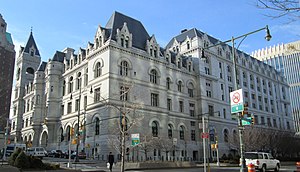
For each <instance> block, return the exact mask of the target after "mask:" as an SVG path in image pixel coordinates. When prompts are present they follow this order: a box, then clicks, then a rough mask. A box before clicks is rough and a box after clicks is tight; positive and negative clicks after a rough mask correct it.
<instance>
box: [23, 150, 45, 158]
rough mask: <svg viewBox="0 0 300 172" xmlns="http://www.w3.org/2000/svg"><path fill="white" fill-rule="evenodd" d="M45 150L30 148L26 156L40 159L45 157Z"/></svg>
mask: <svg viewBox="0 0 300 172" xmlns="http://www.w3.org/2000/svg"><path fill="white" fill-rule="evenodd" d="M45 152H46V151H45V149H44V148H43V147H30V148H27V150H26V154H27V155H29V156H35V157H38V158H41V159H42V158H43V157H44V156H45Z"/></svg>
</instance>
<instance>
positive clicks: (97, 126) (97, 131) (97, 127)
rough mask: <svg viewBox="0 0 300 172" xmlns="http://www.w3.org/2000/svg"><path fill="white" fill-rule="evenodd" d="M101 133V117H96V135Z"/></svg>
mask: <svg viewBox="0 0 300 172" xmlns="http://www.w3.org/2000/svg"><path fill="white" fill-rule="evenodd" d="M99 134H100V120H99V118H96V120H95V135H99Z"/></svg>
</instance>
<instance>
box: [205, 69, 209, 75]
mask: <svg viewBox="0 0 300 172" xmlns="http://www.w3.org/2000/svg"><path fill="white" fill-rule="evenodd" d="M204 70H205V74H207V75H209V74H210V72H209V68H208V67H204Z"/></svg>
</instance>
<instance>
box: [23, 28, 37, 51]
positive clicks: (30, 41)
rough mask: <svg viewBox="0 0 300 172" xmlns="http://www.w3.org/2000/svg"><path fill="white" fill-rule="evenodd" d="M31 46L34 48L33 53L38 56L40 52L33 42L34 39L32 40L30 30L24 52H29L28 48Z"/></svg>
mask: <svg viewBox="0 0 300 172" xmlns="http://www.w3.org/2000/svg"><path fill="white" fill-rule="evenodd" d="M32 46H33V47H34V48H35V49H36V51H35V55H37V56H40V52H39V49H38V48H37V46H36V43H35V41H34V38H33V35H32V32H30V36H29V38H28V41H27V43H26V46H25V49H24V52H26V53H29V49H30V48H31V47H32Z"/></svg>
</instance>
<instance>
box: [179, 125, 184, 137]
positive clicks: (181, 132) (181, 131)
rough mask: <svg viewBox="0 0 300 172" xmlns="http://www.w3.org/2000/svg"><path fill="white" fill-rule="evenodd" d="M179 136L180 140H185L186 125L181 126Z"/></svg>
mask: <svg viewBox="0 0 300 172" xmlns="http://www.w3.org/2000/svg"><path fill="white" fill-rule="evenodd" d="M179 138H180V140H184V127H183V126H180V128H179Z"/></svg>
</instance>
